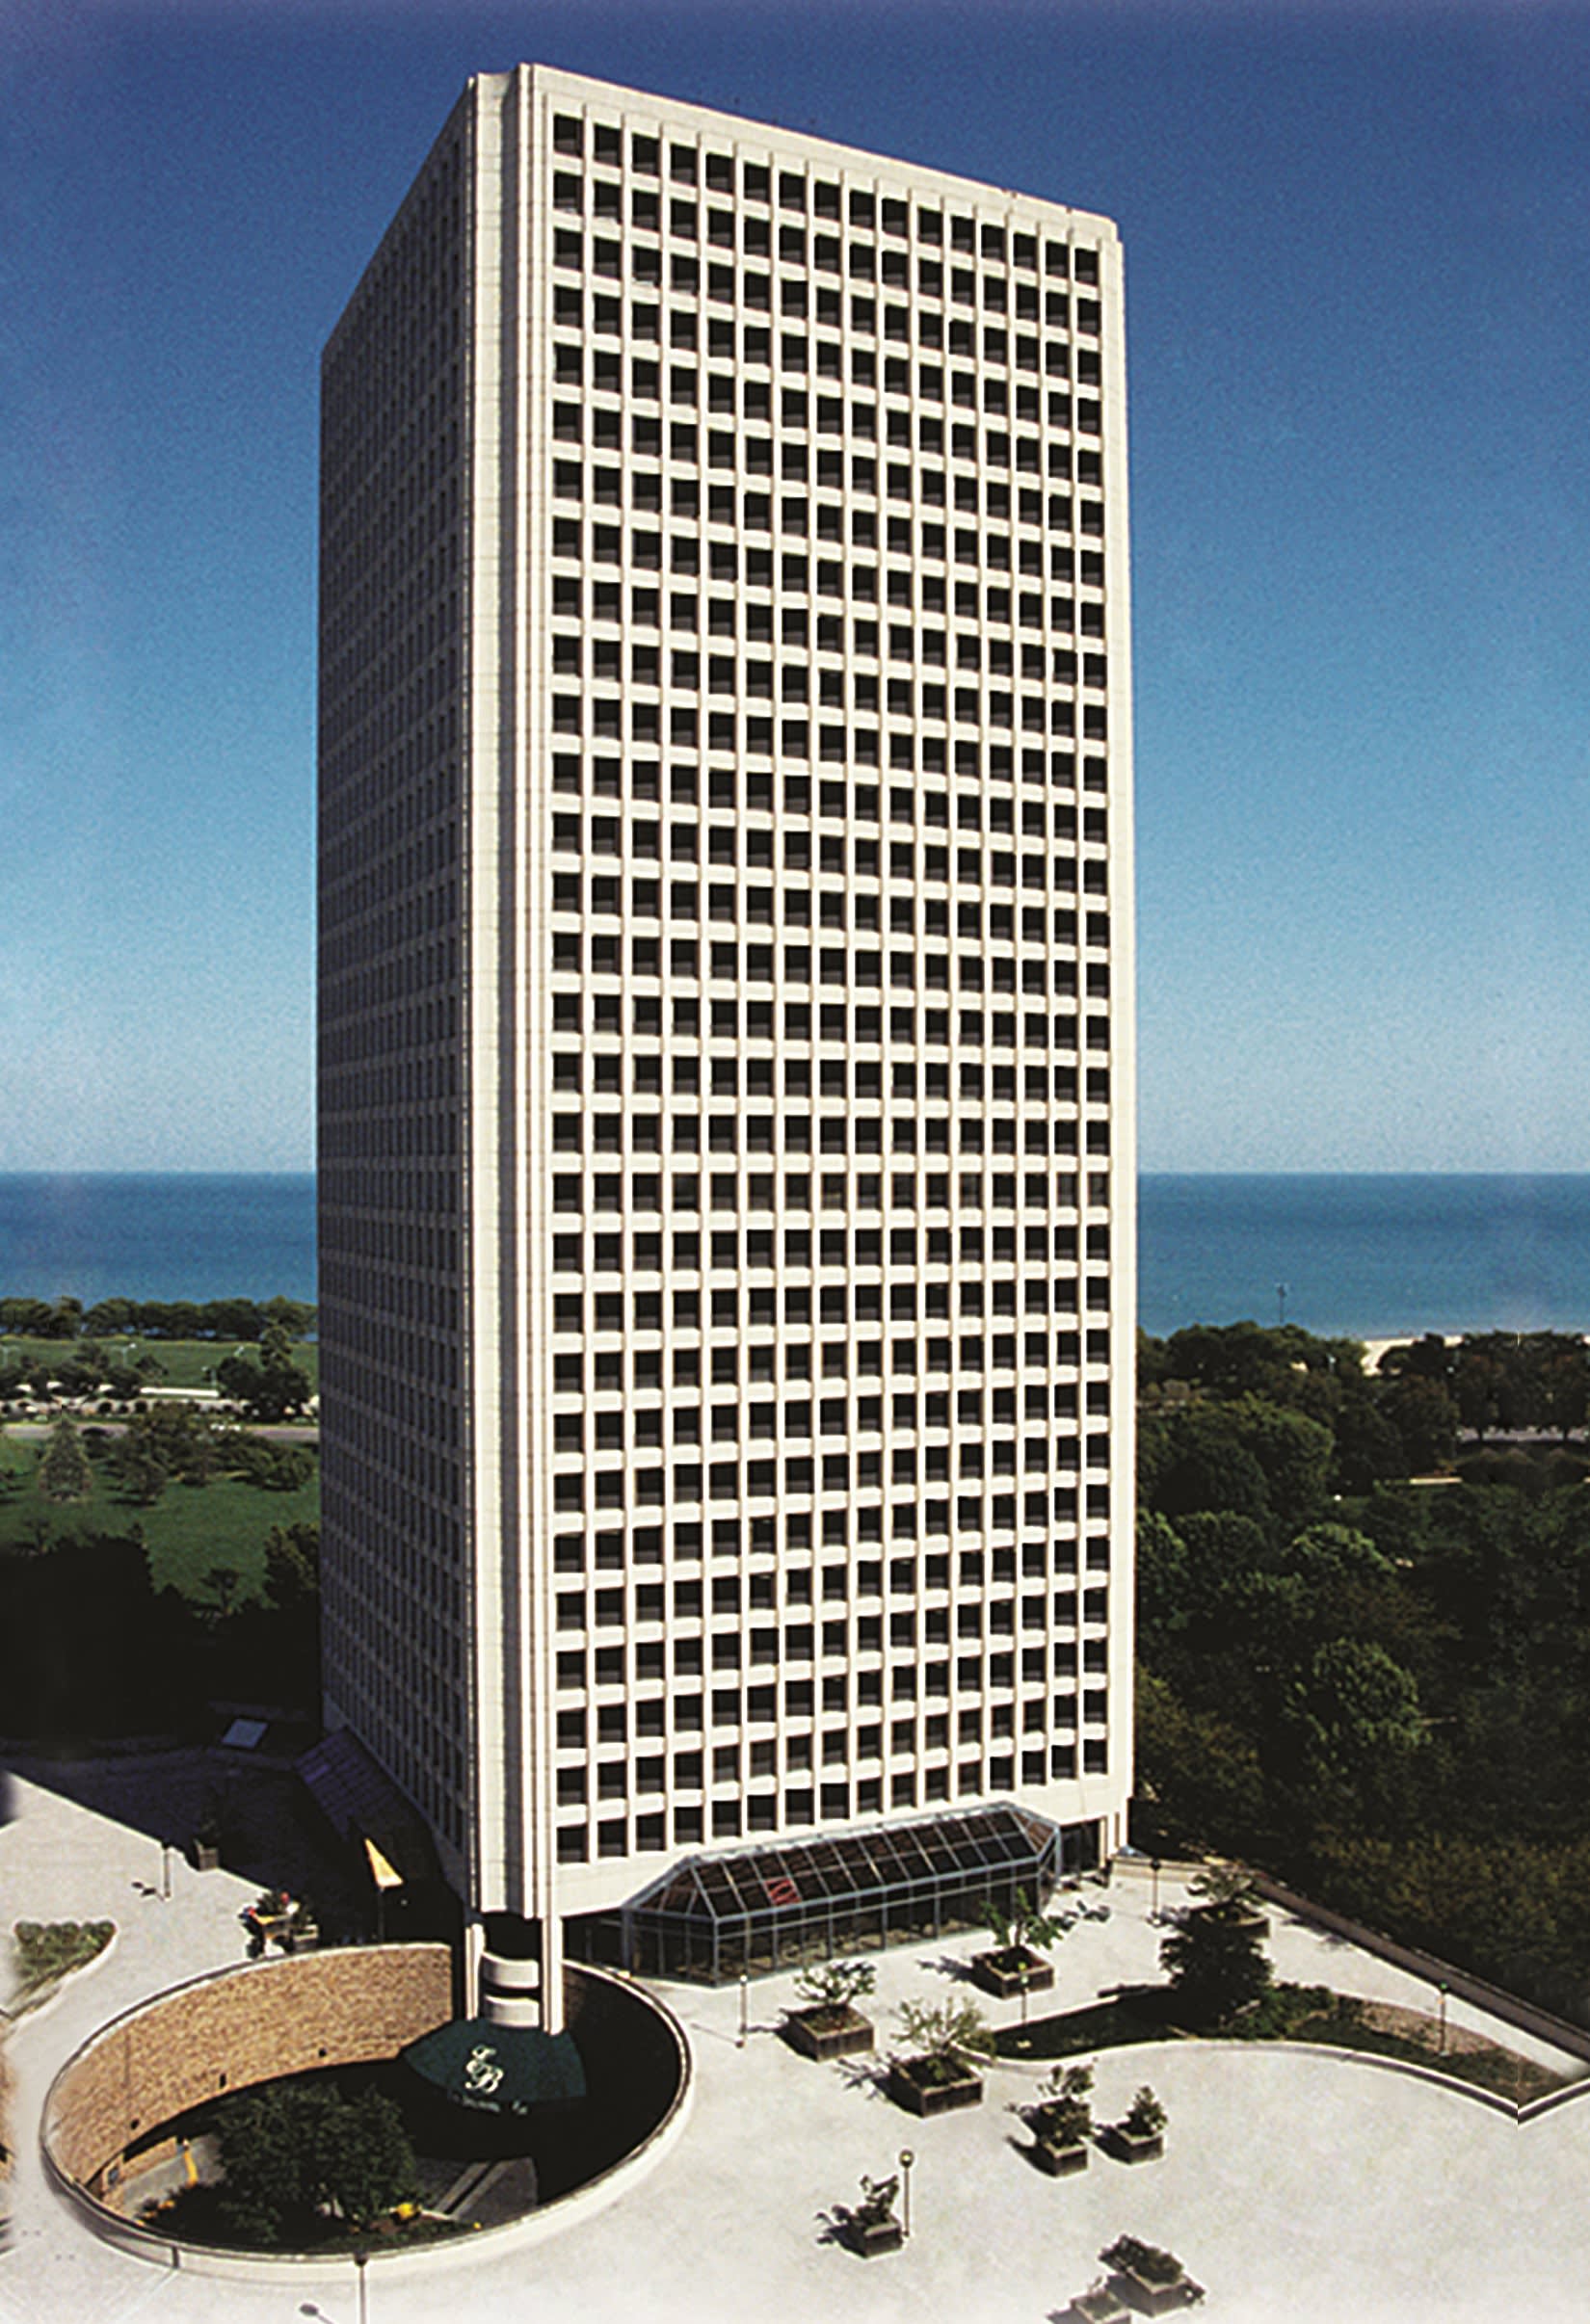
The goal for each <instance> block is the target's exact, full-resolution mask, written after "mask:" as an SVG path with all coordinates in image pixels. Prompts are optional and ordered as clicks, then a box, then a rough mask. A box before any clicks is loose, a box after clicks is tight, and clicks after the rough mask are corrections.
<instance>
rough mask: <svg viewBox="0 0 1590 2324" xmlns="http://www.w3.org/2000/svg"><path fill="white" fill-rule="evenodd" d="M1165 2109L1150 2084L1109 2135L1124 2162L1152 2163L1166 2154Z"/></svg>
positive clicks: (1144, 2088) (1139, 2094) (1141, 2090)
mask: <svg viewBox="0 0 1590 2324" xmlns="http://www.w3.org/2000/svg"><path fill="white" fill-rule="evenodd" d="M1165 2121H1166V2116H1165V2109H1164V2107H1163V2106H1162V2105H1161V2104H1160V2103H1159V2100H1157V2099H1156V2098H1155V2097H1154V2095H1153V2091H1152V2090H1151V2089H1150V2088H1149V2085H1148V2084H1147V2082H1145V2083H1144V2084H1143V2087H1142V2088H1141V2089H1140V2090H1139V2091H1138V2093H1137V2095H1136V2097H1135V2098H1134V2099H1133V2100H1132V2102H1131V2104H1130V2105H1129V2106H1128V2107H1127V2108H1126V2113H1125V2114H1124V2115H1123V2116H1122V2117H1121V2120H1120V2121H1119V2122H1118V2123H1116V2124H1115V2125H1114V2126H1113V2127H1112V2129H1111V2132H1110V2143H1111V2144H1112V2146H1113V2147H1114V2149H1115V2151H1116V2152H1117V2153H1118V2154H1119V2155H1120V2157H1121V2159H1122V2161H1123V2162H1130V2163H1137V2162H1153V2160H1154V2159H1155V2157H1156V2156H1158V2155H1161V2154H1163V2153H1164V2152H1165Z"/></svg>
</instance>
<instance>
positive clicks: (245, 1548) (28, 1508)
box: [0, 1434, 320, 1603]
mask: <svg viewBox="0 0 1590 2324" xmlns="http://www.w3.org/2000/svg"><path fill="white" fill-rule="evenodd" d="M41 1449H42V1448H41V1446H40V1445H39V1444H37V1443H19V1442H18V1441H17V1439H15V1437H14V1436H11V1435H9V1434H8V1435H7V1436H6V1437H5V1439H3V1451H4V1458H5V1460H6V1462H7V1463H8V1464H9V1465H10V1466H13V1467H15V1468H17V1469H18V1470H20V1471H22V1472H23V1473H22V1475H21V1478H20V1480H19V1482H18V1483H16V1484H15V1485H13V1486H10V1487H8V1488H7V1489H6V1490H5V1491H4V1492H0V1553H4V1552H5V1551H8V1550H15V1549H29V1548H32V1547H33V1546H35V1544H36V1539H37V1535H36V1530H35V1529H36V1527H38V1526H39V1525H40V1524H42V1525H45V1526H47V1527H48V1529H49V1539H50V1541H52V1542H61V1541H70V1540H72V1539H77V1540H81V1539H83V1538H84V1537H85V1536H86V1535H88V1534H92V1533H114V1534H130V1533H133V1532H135V1531H140V1532H142V1534H143V1538H144V1540H145V1541H146V1544H147V1545H148V1552H149V1571H150V1575H151V1577H152V1579H153V1582H154V1586H155V1588H156V1589H157V1590H163V1589H165V1588H167V1587H168V1585H170V1586H171V1587H172V1588H174V1589H177V1590H180V1591H181V1593H182V1595H183V1597H184V1598H192V1599H194V1600H196V1601H197V1602H199V1603H213V1596H212V1593H211V1592H210V1591H209V1590H207V1589H206V1588H205V1586H204V1576H205V1575H206V1573H208V1572H209V1571H210V1569H211V1567H212V1566H233V1567H235V1568H236V1569H237V1571H238V1573H239V1574H240V1575H241V1576H242V1579H241V1582H240V1584H239V1588H238V1598H239V1599H240V1600H241V1599H243V1598H252V1597H254V1596H257V1595H258V1593H259V1591H260V1590H261V1588H262V1586H263V1584H264V1580H265V1536H266V1535H267V1533H269V1531H270V1529H271V1527H272V1526H273V1525H291V1524H298V1523H302V1522H304V1521H305V1520H312V1519H317V1518H318V1517H319V1515H320V1480H319V1477H318V1475H317V1476H315V1477H313V1478H311V1480H310V1482H309V1483H308V1484H307V1485H305V1486H302V1487H300V1489H299V1491H298V1492H263V1491H261V1489H260V1488H259V1487H258V1486H257V1485H245V1484H242V1483H240V1482H239V1481H238V1480H237V1479H236V1478H233V1477H224V1478H221V1479H218V1480H217V1481H216V1482H215V1483H214V1484H210V1485H180V1484H171V1485H168V1486H167V1488H166V1490H165V1492H163V1493H162V1494H161V1496H160V1498H159V1500H158V1501H156V1502H155V1503H154V1504H153V1505H152V1506H151V1507H149V1508H145V1507H143V1506H142V1505H141V1504H140V1503H138V1502H136V1501H130V1500H127V1499H124V1498H123V1497H122V1495H121V1493H120V1492H119V1489H118V1487H117V1485H116V1483H115V1481H114V1479H112V1478H110V1477H108V1476H106V1475H105V1474H104V1473H103V1472H102V1470H101V1469H100V1468H99V1467H98V1466H96V1468H95V1475H94V1489H93V1494H92V1495H91V1497H90V1498H89V1499H88V1500H86V1501H72V1502H67V1503H61V1502H58V1501H46V1500H45V1499H44V1497H43V1495H42V1494H41V1493H40V1492H39V1491H38V1489H37V1487H36V1486H35V1484H34V1470H35V1468H36V1466H37V1463H38V1456H39V1453H40V1450H41ZM92 1457H93V1455H92V1448H91V1458H92Z"/></svg>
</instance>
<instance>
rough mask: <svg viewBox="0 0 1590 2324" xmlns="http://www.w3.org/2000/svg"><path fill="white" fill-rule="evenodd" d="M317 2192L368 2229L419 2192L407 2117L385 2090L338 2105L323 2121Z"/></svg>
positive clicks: (353, 2223) (317, 2158)
mask: <svg viewBox="0 0 1590 2324" xmlns="http://www.w3.org/2000/svg"><path fill="white" fill-rule="evenodd" d="M315 2166H316V2182H317V2183H316V2190H315V2191H316V2193H317V2195H318V2197H319V2199H320V2200H321V2201H322V2202H323V2203H327V2204H330V2205H331V2208H332V2209H333V2210H334V2211H337V2212H339V2213H340V2214H341V2216H342V2217H343V2218H344V2219H346V2220H347V2221H348V2222H349V2224H350V2225H351V2226H353V2227H365V2226H367V2225H368V2224H369V2222H370V2221H371V2220H372V2219H379V2218H380V2217H381V2215H382V2214H383V2213H384V2212H385V2211H390V2210H391V2209H392V2208H393V2207H394V2205H397V2204H400V2203H411V2202H412V2201H413V2199H414V2196H415V2194H416V2193H417V2192H418V2179H417V2177H416V2174H415V2170H414V2151H413V2149H412V2148H411V2146H410V2144H409V2140H408V2136H407V2134H406V2132H405V2130H404V2127H403V2117H402V2115H401V2114H400V2113H399V2112H398V2110H397V2108H396V2106H395V2105H394V2104H393V2103H392V2101H391V2100H390V2099H389V2098H386V2097H384V2095H383V2094H382V2092H381V2091H379V2090H365V2091H362V2092H360V2094H359V2096H358V2098H357V2099H354V2100H352V2101H351V2102H350V2101H347V2100H338V2101H337V2102H336V2104H335V2106H334V2108H333V2109H330V2110H329V2111H328V2115H327V2117H326V2118H325V2119H324V2121H323V2125H322V2133H321V2145H320V2148H319V2151H318V2152H317V2153H316V2156H315Z"/></svg>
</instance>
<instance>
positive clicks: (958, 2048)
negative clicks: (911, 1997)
mask: <svg viewBox="0 0 1590 2324" xmlns="http://www.w3.org/2000/svg"><path fill="white" fill-rule="evenodd" d="M896 2014H897V2015H898V2017H899V2020H900V2025H901V2029H902V2031H903V2033H904V2035H905V2039H906V2043H907V2045H908V2049H907V2054H906V2055H905V2056H904V2057H903V2058H902V2057H894V2058H891V2059H890V2060H889V2069H888V2094H889V2096H890V2098H891V2099H893V2100H894V2101H895V2103H896V2104H897V2105H900V2106H904V2107H906V2108H907V2109H908V2111H909V2112H911V2113H912V2114H924V2115H925V2114H947V2113H949V2112H950V2111H951V2110H952V2109H953V2108H955V2107H957V2106H976V2105H979V2104H980V2103H981V2102H982V2097H983V2080H982V2076H981V2074H979V2073H977V2072H976V2070H975V2068H974V2067H973V2065H972V2063H971V2061H972V2060H973V2059H974V2058H986V2057H992V2056H993V2055H994V2034H993V2032H992V2030H991V2028H990V2027H989V2026H988V2025H986V2024H985V2023H984V2021H983V2013H982V2011H981V2010H980V2009H979V2008H978V2007H977V2004H976V2002H975V2001H937V2002H931V2003H930V2002H925V2001H902V2002H901V2004H900V2007H899V2010H898V2012H897V2013H896Z"/></svg>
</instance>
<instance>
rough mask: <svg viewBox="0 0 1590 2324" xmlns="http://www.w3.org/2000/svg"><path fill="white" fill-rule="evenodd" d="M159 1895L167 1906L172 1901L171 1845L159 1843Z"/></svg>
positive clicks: (165, 1842)
mask: <svg viewBox="0 0 1590 2324" xmlns="http://www.w3.org/2000/svg"><path fill="white" fill-rule="evenodd" d="M160 1893H161V1895H162V1896H163V1897H164V1898H165V1900H166V1902H167V1903H168V1904H170V1903H171V1901H172V1843H171V1841H170V1840H162V1841H161V1843H160Z"/></svg>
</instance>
